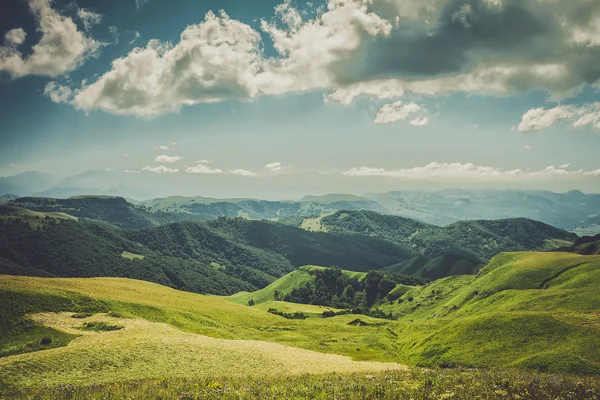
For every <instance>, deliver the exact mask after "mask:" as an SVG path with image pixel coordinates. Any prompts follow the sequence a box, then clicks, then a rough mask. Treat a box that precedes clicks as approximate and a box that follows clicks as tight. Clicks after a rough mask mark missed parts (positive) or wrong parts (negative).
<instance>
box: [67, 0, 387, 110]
mask: <svg viewBox="0 0 600 400" xmlns="http://www.w3.org/2000/svg"><path fill="white" fill-rule="evenodd" d="M275 12H276V15H277V18H278V19H279V20H282V21H283V23H284V25H285V28H278V27H277V25H276V24H275V23H274V22H273V23H272V22H267V21H264V20H263V21H262V23H261V29H262V30H263V31H264V32H265V33H267V34H268V35H269V36H270V37H271V39H272V40H273V45H274V47H275V49H276V51H277V52H278V56H277V57H272V58H267V57H265V55H264V54H263V52H262V48H263V43H262V39H261V35H260V33H259V32H258V31H256V30H254V29H253V28H252V27H250V26H249V25H246V24H244V23H242V22H240V21H238V20H233V19H231V18H230V17H229V16H228V15H227V14H226V13H225V12H224V11H221V12H220V13H218V14H215V13H213V12H208V13H207V14H206V17H205V19H204V21H203V22H201V23H199V24H196V25H190V26H188V27H187V28H186V29H185V30H184V31H183V33H182V34H181V37H180V41H179V43H177V44H175V45H171V44H170V43H167V42H161V41H159V40H156V39H153V40H150V41H149V42H148V44H147V45H146V47H145V48H136V49H134V50H132V51H131V52H130V53H129V54H128V55H127V56H125V57H123V58H120V59H116V60H114V61H113V64H112V69H111V70H110V71H109V72H107V73H106V74H104V75H102V76H101V77H100V78H98V80H96V81H95V82H93V83H91V84H90V85H88V86H85V87H82V88H80V89H78V90H77V94H76V96H75V98H74V100H73V104H74V105H75V107H77V108H79V109H82V110H86V111H89V110H96V109H100V110H104V111H107V112H111V113H115V114H127V115H136V116H141V117H153V116H155V115H158V114H162V113H167V112H176V111H178V110H179V109H180V108H181V107H182V106H186V105H192V104H197V103H209V102H217V101H222V100H224V99H242V100H250V99H254V98H256V97H257V96H258V95H260V94H282V93H288V92H292V91H303V90H311V89H316V88H322V89H328V88H330V87H331V86H332V85H336V82H337V81H338V80H339V79H340V74H343V72H341V70H342V69H344V68H345V64H347V63H352V62H354V61H356V56H357V54H356V51H357V50H358V49H360V48H361V47H363V46H364V45H365V44H366V43H367V42H368V38H370V37H375V36H385V35H387V34H389V32H390V31H391V29H392V25H391V24H390V23H389V22H388V21H386V20H384V19H383V18H381V17H379V16H377V15H376V14H374V13H372V12H369V11H368V9H367V5H366V4H365V3H364V2H363V1H362V0H351V1H348V2H343V1H339V0H330V1H329V2H328V10H327V12H324V13H322V14H321V15H319V16H318V17H316V18H315V19H313V20H310V21H302V19H301V17H300V14H299V13H298V12H297V10H295V9H293V8H292V7H291V5H290V3H289V2H287V3H284V4H283V5H280V6H278V7H277V8H276V10H275Z"/></svg>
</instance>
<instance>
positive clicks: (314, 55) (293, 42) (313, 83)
mask: <svg viewBox="0 0 600 400" xmlns="http://www.w3.org/2000/svg"><path fill="white" fill-rule="evenodd" d="M367 3H368V2H366V1H362V0H348V1H342V0H328V1H327V11H325V12H323V13H322V14H318V15H317V17H316V18H315V19H312V20H308V21H305V22H303V21H301V19H300V18H299V16H297V17H296V16H295V15H296V14H297V11H296V10H293V9H292V8H291V6H290V5H289V3H284V4H285V5H284V7H283V9H284V10H285V12H284V13H283V14H284V15H282V12H279V13H278V14H279V16H280V17H282V16H283V22H284V24H285V25H286V28H284V29H279V28H277V26H276V24H275V23H269V22H267V21H265V20H263V21H262V23H261V29H262V30H263V31H264V32H265V33H267V34H268V35H269V36H270V37H271V40H272V41H273V46H274V47H275V50H276V51H277V52H278V53H279V57H278V58H272V59H268V60H266V62H265V67H264V71H263V72H262V73H260V74H258V76H257V77H256V80H257V85H258V87H259V88H260V91H261V92H262V93H266V94H283V93H288V92H298V91H306V90H312V89H329V88H332V87H335V86H338V81H339V80H340V78H341V77H342V76H343V75H345V74H346V73H345V71H344V70H345V68H347V66H348V65H352V64H353V63H355V62H359V60H360V58H359V57H357V56H358V53H359V52H360V51H361V50H362V49H364V47H365V45H366V44H367V43H369V41H370V40H371V38H373V37H377V36H388V35H389V34H390V32H391V30H392V24H391V23H390V22H389V21H387V20H386V19H384V18H382V17H380V16H379V15H377V14H375V13H374V12H371V11H369V7H368V4H367ZM292 15H294V16H292Z"/></svg>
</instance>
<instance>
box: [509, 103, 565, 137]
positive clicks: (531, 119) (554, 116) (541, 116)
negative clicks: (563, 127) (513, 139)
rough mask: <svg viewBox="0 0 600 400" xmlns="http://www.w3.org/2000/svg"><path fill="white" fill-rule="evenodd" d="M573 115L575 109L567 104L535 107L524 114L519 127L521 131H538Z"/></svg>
mask: <svg viewBox="0 0 600 400" xmlns="http://www.w3.org/2000/svg"><path fill="white" fill-rule="evenodd" d="M572 116H573V111H572V110H571V109H570V108H569V107H567V106H558V107H554V108H550V109H545V108H533V109H531V110H529V111H527V112H526V113H525V114H523V117H522V118H521V123H520V124H519V126H518V127H517V129H518V130H519V131H521V132H528V131H538V130H541V129H546V128H549V127H550V126H552V125H554V124H555V123H557V122H558V121H561V120H563V119H567V118H570V117H572Z"/></svg>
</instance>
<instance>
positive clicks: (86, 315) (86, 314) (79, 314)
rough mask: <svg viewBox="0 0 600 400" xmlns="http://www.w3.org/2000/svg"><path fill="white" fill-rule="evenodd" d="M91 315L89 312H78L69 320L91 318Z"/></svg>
mask: <svg viewBox="0 0 600 400" xmlns="http://www.w3.org/2000/svg"><path fill="white" fill-rule="evenodd" d="M92 315H94V314H92V313H89V312H80V313H75V314H73V315H71V318H87V317H91V316H92Z"/></svg>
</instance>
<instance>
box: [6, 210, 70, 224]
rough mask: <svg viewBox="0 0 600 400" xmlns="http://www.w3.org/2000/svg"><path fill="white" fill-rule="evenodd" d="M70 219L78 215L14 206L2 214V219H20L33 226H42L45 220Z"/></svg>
mask: <svg viewBox="0 0 600 400" xmlns="http://www.w3.org/2000/svg"><path fill="white" fill-rule="evenodd" d="M48 219H52V220H59V221H60V220H68V219H72V220H75V221H77V220H78V218H77V217H73V216H72V215H69V214H65V213H62V212H40V211H32V210H28V209H25V208H21V207H12V208H11V209H10V211H9V212H7V213H5V214H1V215H0V220H4V221H13V220H19V221H24V222H25V223H27V224H29V226H31V227H32V228H38V227H40V226H41V224H42V223H43V221H44V220H48Z"/></svg>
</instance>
